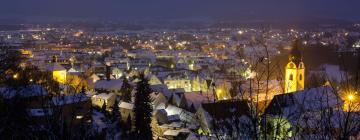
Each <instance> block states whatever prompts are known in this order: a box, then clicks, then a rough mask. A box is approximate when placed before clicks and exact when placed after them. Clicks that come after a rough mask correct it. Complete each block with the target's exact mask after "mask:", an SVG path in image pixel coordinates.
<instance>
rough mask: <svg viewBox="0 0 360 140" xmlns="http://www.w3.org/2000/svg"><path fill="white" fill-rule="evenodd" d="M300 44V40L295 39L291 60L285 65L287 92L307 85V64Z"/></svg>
mask: <svg viewBox="0 0 360 140" xmlns="http://www.w3.org/2000/svg"><path fill="white" fill-rule="evenodd" d="M299 45H300V43H299V41H295V43H294V45H293V48H292V50H291V52H290V55H289V62H288V64H287V65H286V67H285V81H284V84H285V86H284V91H285V93H291V92H295V91H300V90H304V87H305V64H304V62H303V60H302V55H301V52H300V50H299Z"/></svg>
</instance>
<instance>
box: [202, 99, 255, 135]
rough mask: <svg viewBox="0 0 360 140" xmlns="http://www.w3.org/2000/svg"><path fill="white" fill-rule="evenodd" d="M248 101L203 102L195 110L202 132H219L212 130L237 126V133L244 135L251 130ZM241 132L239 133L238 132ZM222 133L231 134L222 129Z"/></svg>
mask: <svg viewBox="0 0 360 140" xmlns="http://www.w3.org/2000/svg"><path fill="white" fill-rule="evenodd" d="M250 110H251V109H250V103H249V102H248V101H246V100H226V101H218V102H214V103H203V104H201V106H200V107H199V109H198V110H197V112H196V116H197V118H198V121H199V122H200V127H201V131H202V133H203V134H210V135H212V134H214V133H219V132H216V131H215V130H214V128H217V129H227V130H228V129H229V127H231V128H237V131H236V132H238V134H236V135H239V136H240V135H242V136H246V135H247V134H248V132H249V131H251V129H249V128H250V126H251V120H250ZM240 133H241V134H240ZM222 135H229V136H231V135H233V134H230V132H226V131H223V132H222Z"/></svg>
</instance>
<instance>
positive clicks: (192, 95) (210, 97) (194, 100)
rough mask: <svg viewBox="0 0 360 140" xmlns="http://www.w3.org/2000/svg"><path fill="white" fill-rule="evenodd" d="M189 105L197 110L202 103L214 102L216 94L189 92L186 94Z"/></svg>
mask: <svg viewBox="0 0 360 140" xmlns="http://www.w3.org/2000/svg"><path fill="white" fill-rule="evenodd" d="M184 96H185V98H186V101H187V102H188V104H189V105H191V104H192V105H194V107H195V109H197V108H199V107H200V105H201V103H206V102H210V101H211V102H212V101H214V94H212V93H211V92H208V93H206V92H202V94H201V93H200V92H187V93H185V94H184Z"/></svg>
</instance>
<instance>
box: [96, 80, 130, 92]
mask: <svg viewBox="0 0 360 140" xmlns="http://www.w3.org/2000/svg"><path fill="white" fill-rule="evenodd" d="M122 84H123V82H122V80H120V79H117V80H99V81H96V83H95V86H94V88H95V89H106V90H120V89H121V86H122Z"/></svg>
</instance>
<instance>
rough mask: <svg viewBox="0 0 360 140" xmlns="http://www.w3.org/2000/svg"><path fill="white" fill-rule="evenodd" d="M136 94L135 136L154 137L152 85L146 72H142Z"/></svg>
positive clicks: (148, 138)
mask: <svg viewBox="0 0 360 140" xmlns="http://www.w3.org/2000/svg"><path fill="white" fill-rule="evenodd" d="M136 90H137V91H136V94H135V108H134V113H135V134H134V135H135V137H137V138H141V139H144V140H151V139H152V131H151V126H150V124H151V112H152V107H151V102H150V93H151V89H150V85H149V83H148V80H147V79H146V78H145V76H144V74H140V81H139V82H138V83H137V88H136Z"/></svg>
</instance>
